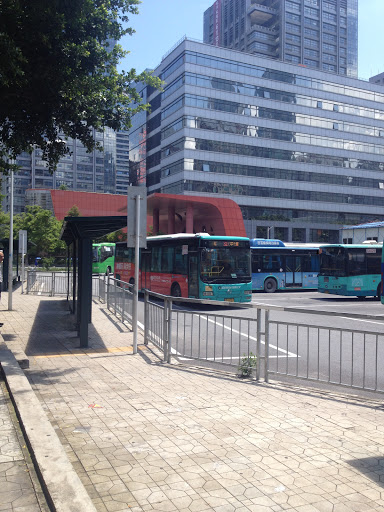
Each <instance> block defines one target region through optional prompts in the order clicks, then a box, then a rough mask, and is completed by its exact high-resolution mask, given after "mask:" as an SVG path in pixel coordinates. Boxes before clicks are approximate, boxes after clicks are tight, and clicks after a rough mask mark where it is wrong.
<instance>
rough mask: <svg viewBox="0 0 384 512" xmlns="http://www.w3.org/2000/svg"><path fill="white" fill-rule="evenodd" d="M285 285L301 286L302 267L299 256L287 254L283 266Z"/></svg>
mask: <svg viewBox="0 0 384 512" xmlns="http://www.w3.org/2000/svg"><path fill="white" fill-rule="evenodd" d="M285 285H286V287H287V288H289V287H294V286H299V287H300V286H303V269H302V261H301V256H295V255H292V256H287V257H286V268H285Z"/></svg>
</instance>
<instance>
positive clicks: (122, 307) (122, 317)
mask: <svg viewBox="0 0 384 512" xmlns="http://www.w3.org/2000/svg"><path fill="white" fill-rule="evenodd" d="M121 293H122V294H123V296H122V299H121V321H122V322H123V323H124V316H125V315H124V311H125V288H124V286H121Z"/></svg>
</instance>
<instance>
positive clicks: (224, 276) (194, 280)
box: [115, 233, 252, 302]
mask: <svg viewBox="0 0 384 512" xmlns="http://www.w3.org/2000/svg"><path fill="white" fill-rule="evenodd" d="M134 252H135V251H134V249H132V248H128V247H127V243H126V242H125V243H117V244H116V262H115V277H116V279H121V280H122V281H125V282H127V283H131V284H133V283H134V276H135V254H134ZM145 288H146V289H148V290H151V291H153V292H157V293H161V294H163V295H172V296H174V297H189V298H196V299H210V300H219V301H227V302H250V301H251V300H252V277H251V250H250V243H249V238H243V237H230V236H210V235H209V234H208V233H196V234H185V233H179V234H171V235H160V236H152V237H148V238H147V249H141V251H140V269H139V289H140V290H143V289H145Z"/></svg>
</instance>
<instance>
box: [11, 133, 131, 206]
mask: <svg viewBox="0 0 384 512" xmlns="http://www.w3.org/2000/svg"><path fill="white" fill-rule="evenodd" d="M93 136H94V138H95V140H96V141H97V142H100V144H101V145H102V147H103V150H98V149H95V150H94V151H92V152H91V153H88V152H87V150H86V149H85V148H84V147H83V146H82V145H81V144H80V143H79V142H78V141H75V140H72V139H69V140H68V141H67V145H68V148H69V151H70V153H69V154H67V155H66V156H64V157H63V158H61V160H60V161H59V163H58V166H57V170H56V172H55V173H54V174H51V173H50V172H49V171H48V169H47V164H46V163H45V162H44V161H43V160H42V159H41V156H42V151H41V150H40V149H35V150H34V151H33V152H32V153H31V154H29V153H22V154H21V155H19V157H18V158H17V164H18V165H20V167H21V168H20V170H19V171H18V172H17V173H15V182H14V213H21V212H23V211H24V208H25V201H26V198H25V193H26V190H27V189H29V188H45V189H59V188H60V186H62V185H64V186H65V187H66V188H67V189H68V190H77V191H82V192H105V193H113V194H114V193H116V165H117V164H116V132H115V131H113V130H112V129H110V128H106V129H105V130H104V131H103V132H96V131H95V130H94V131H93ZM127 165H128V162H127ZM125 191H126V189H125ZM2 193H3V194H4V196H5V197H4V199H3V201H2V209H3V210H4V211H6V212H8V211H9V193H8V190H7V184H6V182H5V181H4V182H3V186H2ZM125 193H126V192H125Z"/></svg>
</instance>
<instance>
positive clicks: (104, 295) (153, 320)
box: [27, 272, 384, 392]
mask: <svg viewBox="0 0 384 512" xmlns="http://www.w3.org/2000/svg"><path fill="white" fill-rule="evenodd" d="M44 274H47V273H39V272H29V273H28V279H27V291H28V293H32V292H35V293H48V294H50V295H57V294H64V293H67V291H66V290H67V288H66V287H67V284H68V277H67V273H57V272H53V273H51V274H52V275H49V276H47V275H44ZM58 274H59V275H58ZM64 276H65V277H64ZM70 285H71V286H72V282H71V279H70ZM92 294H93V296H94V297H97V298H98V299H99V300H100V301H103V302H105V303H106V304H107V307H108V309H109V310H110V311H111V312H112V313H114V314H115V315H116V316H117V317H118V318H119V319H120V320H121V321H123V322H127V323H128V324H132V305H133V297H134V295H133V285H130V284H128V283H125V282H123V281H120V280H117V279H114V278H112V277H110V276H108V277H105V276H94V279H93V284H92ZM185 305H186V306H187V307H185ZM207 305H208V306H209V310H208V307H206V306H207ZM216 306H219V307H220V309H218V310H217V311H216V312H212V309H213V308H215V307H216ZM233 306H234V305H233V304H229V303H222V302H214V301H208V300H197V299H176V298H174V297H168V296H164V295H160V294H156V293H153V292H149V291H145V294H144V301H143V308H142V310H141V313H142V323H143V329H144V343H145V344H148V342H151V343H153V344H154V345H156V346H157V347H158V348H159V349H160V350H161V351H162V352H163V357H164V361H168V362H170V361H171V358H172V357H177V358H178V359H179V360H181V361H190V362H193V361H198V362H199V365H205V366H207V365H208V366H210V367H216V368H227V369H230V370H232V371H236V372H238V373H239V374H242V375H253V376H254V377H255V378H256V379H257V380H259V379H264V380H265V381H266V382H268V381H269V379H270V378H276V379H281V378H284V379H287V378H288V379H293V380H295V381H297V380H298V379H299V380H300V381H311V382H318V383H321V384H331V385H336V386H342V387H345V388H352V389H356V390H366V391H375V392H384V366H383V365H382V364H381V361H384V333H381V332H380V331H377V332H372V331H362V330H354V329H343V328H338V327H333V326H326V325H309V323H305V322H304V320H303V321H302V322H298V321H297V317H298V315H311V316H313V315H319V314H322V315H323V317H324V313H321V312H316V311H313V310H304V309H301V308H300V309H294V308H289V307H288V308H283V307H273V306H264V305H255V304H253V305H252V304H251V305H242V306H241V307H242V308H246V309H247V311H241V312H239V313H238V314H234V312H233V311H231V315H226V314H225V308H228V307H230V308H233ZM239 306H240V305H239ZM277 311H281V312H284V313H288V315H285V316H284V318H288V317H289V316H292V320H289V321H288V320H281V319H276V318H275V317H278V316H279V315H277V314H274V315H273V316H274V318H271V315H272V312H277ZM240 313H241V314H240ZM293 315H294V316H293ZM326 315H327V316H328V317H329V316H338V314H336V313H334V314H333V313H327V314H326ZM343 316H345V314H344V313H343ZM349 316H350V318H360V319H361V318H365V319H375V320H377V318H376V317H370V316H366V315H349ZM280 317H281V315H280ZM301 318H303V316H301ZM320 323H321V322H320Z"/></svg>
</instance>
